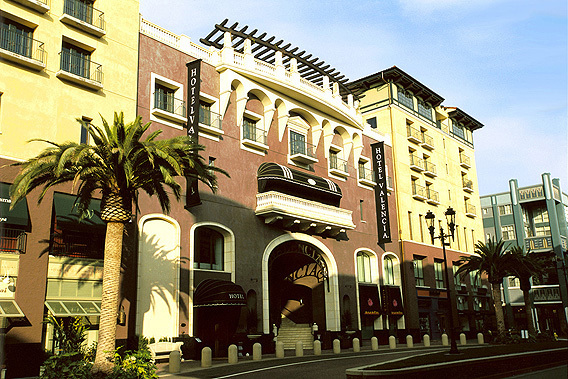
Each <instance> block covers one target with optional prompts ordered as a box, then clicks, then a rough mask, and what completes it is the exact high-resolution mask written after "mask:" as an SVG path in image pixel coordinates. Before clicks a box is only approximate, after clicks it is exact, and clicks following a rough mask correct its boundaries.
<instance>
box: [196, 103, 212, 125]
mask: <svg viewBox="0 0 568 379" xmlns="http://www.w3.org/2000/svg"><path fill="white" fill-rule="evenodd" d="M199 123H200V124H205V125H209V126H211V104H208V103H205V102H203V101H200V102H199Z"/></svg>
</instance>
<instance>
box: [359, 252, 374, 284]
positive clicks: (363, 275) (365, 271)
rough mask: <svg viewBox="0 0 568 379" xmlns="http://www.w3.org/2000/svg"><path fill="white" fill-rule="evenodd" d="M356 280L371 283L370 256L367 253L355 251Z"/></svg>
mask: <svg viewBox="0 0 568 379" xmlns="http://www.w3.org/2000/svg"><path fill="white" fill-rule="evenodd" d="M357 280H358V281H359V282H364V283H372V282H373V280H372V277H371V256H370V255H369V254H367V253H363V252H359V253H357Z"/></svg>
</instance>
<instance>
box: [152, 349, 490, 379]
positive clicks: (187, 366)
mask: <svg viewBox="0 0 568 379" xmlns="http://www.w3.org/2000/svg"><path fill="white" fill-rule="evenodd" d="M365 342H367V343H366V344H365V345H364V346H361V351H360V352H358V353H354V352H353V349H352V348H351V349H342V350H341V352H340V353H339V354H334V353H333V350H332V349H329V350H322V353H321V355H314V353H313V350H304V355H303V356H301V357H296V355H295V350H293V349H292V350H285V356H284V358H276V355H275V354H263V355H262V360H260V361H253V360H252V355H251V356H243V357H239V362H238V363H237V364H243V363H259V362H266V361H289V363H292V362H298V361H309V360H314V359H318V358H320V357H326V356H328V357H329V356H337V355H357V354H363V353H370V352H373V350H372V349H371V344H370V342H369V341H365ZM485 345H487V344H485ZM459 346H461V345H459V344H458V347H459ZM466 346H467V347H475V346H483V345H478V344H477V340H470V341H468V343H467V345H466ZM441 347H447V348H448V349H449V348H450V347H449V346H442V342H441V341H433V342H432V343H431V346H430V347H425V346H424V343H422V342H421V343H415V344H414V347H413V348H408V347H406V344H398V345H397V347H396V350H397V351H404V350H411V349H412V350H415V349H425V350H426V349H439V348H441ZM380 351H394V350H392V349H390V348H389V346H388V345H379V349H378V350H375V352H380ZM286 363H288V362H286ZM156 365H157V367H158V370H157V374H158V376H159V377H161V378H162V377H164V378H182V376H180V375H181V374H188V373H191V372H192V371H200V370H207V369H208V368H203V367H201V361H200V360H185V361H182V362H181V370H180V372H178V373H169V364H168V362H167V360H163V361H161V362H160V363H157V364H156ZM231 365H232V364H231ZM221 366H229V363H228V358H227V357H224V358H214V359H213V362H212V366H211V367H221ZM184 377H185V378H187V376H184Z"/></svg>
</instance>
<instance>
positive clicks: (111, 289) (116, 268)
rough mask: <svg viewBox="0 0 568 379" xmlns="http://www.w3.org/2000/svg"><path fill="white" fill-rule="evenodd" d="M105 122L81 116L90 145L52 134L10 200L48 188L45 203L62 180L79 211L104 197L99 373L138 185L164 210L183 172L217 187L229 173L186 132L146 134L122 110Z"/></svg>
mask: <svg viewBox="0 0 568 379" xmlns="http://www.w3.org/2000/svg"><path fill="white" fill-rule="evenodd" d="M101 119H102V124H103V127H102V128H101V127H97V126H95V125H92V124H89V123H86V122H84V121H82V120H77V121H79V122H80V123H81V124H82V126H83V127H84V128H85V129H86V130H87V131H88V133H89V136H90V138H91V141H92V143H91V144H77V143H75V142H64V143H61V144H58V143H55V142H50V141H46V140H32V141H41V142H45V143H48V144H49V145H51V146H50V147H48V148H46V149H45V150H43V151H42V152H40V153H39V154H38V155H37V156H36V157H34V158H30V159H29V160H26V161H24V162H18V163H15V164H14V165H15V166H21V170H20V172H19V174H18V176H17V177H16V179H15V180H14V183H13V184H12V186H11V196H12V206H14V205H15V204H16V203H17V202H18V201H19V200H21V199H23V198H24V197H25V196H26V195H27V194H29V193H30V192H31V191H33V190H34V189H36V188H38V187H43V189H42V191H41V193H40V195H39V200H38V201H39V202H41V201H42V199H43V198H44V196H45V195H46V193H47V191H48V190H49V189H50V188H52V187H55V186H57V185H59V184H61V183H68V182H71V183H73V188H74V189H75V187H76V190H77V209H78V212H79V214H85V213H86V211H87V210H88V207H89V203H90V201H91V198H92V196H93V195H95V194H101V195H102V201H101V219H102V220H103V221H105V222H106V223H107V227H106V237H105V249H104V250H105V251H104V269H103V294H102V303H101V316H100V324H99V341H98V345H97V353H96V357H95V363H94V365H93V372H104V373H109V372H110V371H111V370H112V367H113V364H112V361H111V360H112V356H113V353H114V349H115V337H116V317H117V310H118V291H119V279H120V267H121V256H122V239H123V234H124V225H125V223H128V222H130V221H131V219H132V205H133V203H134V205H135V206H136V207H138V202H137V200H138V193H139V190H142V191H144V192H146V193H147V194H148V195H149V196H156V197H157V198H158V201H159V204H160V206H161V208H162V210H163V211H164V212H166V213H168V212H169V210H170V199H169V195H168V192H167V191H166V189H169V190H171V192H172V193H173V195H174V197H175V198H176V200H179V199H180V198H181V193H182V187H181V185H180V184H179V183H178V182H177V181H176V178H178V177H191V178H194V179H197V180H199V181H201V182H203V183H205V184H206V185H207V186H208V187H209V188H211V190H213V191H215V190H216V189H217V179H216V175H215V173H214V172H220V173H222V174H225V175H227V174H226V172H225V171H223V170H221V169H219V168H216V167H211V166H209V165H207V164H205V162H204V159H203V158H202V157H201V156H200V155H199V152H200V151H202V150H203V149H204V147H203V146H201V145H198V144H196V143H194V142H193V141H192V140H191V139H190V138H189V137H187V136H180V137H175V138H171V139H166V140H158V139H157V137H158V136H159V135H160V134H161V130H158V131H154V132H152V133H150V135H148V136H147V137H146V138H145V139H144V140H142V136H143V135H144V133H145V132H146V131H147V130H148V128H149V127H150V123H147V124H142V119H141V117H137V118H136V119H135V120H134V121H133V122H131V123H128V124H125V123H124V116H123V114H122V112H121V113H120V114H117V113H115V114H114V122H113V124H112V125H109V124H108V123H107V121H106V120H105V119H104V118H102V117H101Z"/></svg>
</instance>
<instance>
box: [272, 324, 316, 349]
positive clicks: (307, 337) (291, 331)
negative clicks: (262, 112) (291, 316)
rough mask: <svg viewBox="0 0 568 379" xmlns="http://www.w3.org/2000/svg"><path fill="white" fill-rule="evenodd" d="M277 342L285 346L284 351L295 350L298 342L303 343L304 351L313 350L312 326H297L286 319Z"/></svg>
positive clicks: (279, 330)
mask: <svg viewBox="0 0 568 379" xmlns="http://www.w3.org/2000/svg"><path fill="white" fill-rule="evenodd" d="M276 341H278V342H282V343H283V344H284V349H295V348H296V342H298V341H302V344H303V346H304V350H313V348H314V336H313V335H312V327H311V325H310V324H295V323H294V322H292V321H290V320H288V319H286V318H284V319H282V324H281V325H280V329H278V336H277V337H276Z"/></svg>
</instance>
